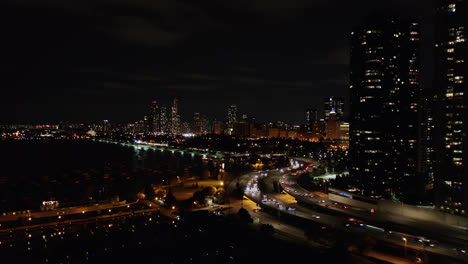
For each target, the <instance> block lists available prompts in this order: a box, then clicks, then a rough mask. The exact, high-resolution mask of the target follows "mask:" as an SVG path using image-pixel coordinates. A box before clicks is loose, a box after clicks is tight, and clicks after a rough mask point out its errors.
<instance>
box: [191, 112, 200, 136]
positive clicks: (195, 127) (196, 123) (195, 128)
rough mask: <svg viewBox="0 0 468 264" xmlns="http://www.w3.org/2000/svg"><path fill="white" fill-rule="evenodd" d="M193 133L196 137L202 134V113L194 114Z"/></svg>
mask: <svg viewBox="0 0 468 264" xmlns="http://www.w3.org/2000/svg"><path fill="white" fill-rule="evenodd" d="M192 133H193V134H196V135H200V134H202V129H201V117H200V113H193V122H192Z"/></svg>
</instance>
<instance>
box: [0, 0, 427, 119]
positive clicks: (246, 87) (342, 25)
mask: <svg viewBox="0 0 468 264" xmlns="http://www.w3.org/2000/svg"><path fill="white" fill-rule="evenodd" d="M125 2H126V1H121V2H120V3H118V4H115V3H114V5H113V6H108V4H107V3H106V2H103V3H100V4H96V5H85V4H79V3H76V4H71V3H62V4H59V3H58V2H55V1H49V2H47V3H43V4H39V3H36V4H28V3H27V2H22V3H16V4H13V3H10V4H8V5H7V8H4V9H3V10H2V11H4V13H5V14H4V16H3V18H4V19H6V20H7V21H9V23H8V24H9V25H10V26H9V27H8V30H7V31H6V33H5V34H6V35H5V39H6V40H7V42H6V44H7V47H8V48H9V49H8V50H9V52H8V54H6V55H7V56H5V59H4V60H3V61H2V67H3V69H4V71H3V72H4V73H6V74H5V78H4V82H5V87H7V89H6V92H5V93H6V94H5V96H3V97H2V99H3V100H2V104H1V106H0V107H1V108H0V110H1V111H0V120H1V121H2V122H6V123H8V122H16V121H26V122H27V121H53V120H56V121H57V120H66V119H70V120H75V121H79V120H84V119H85V118H88V119H91V120H104V119H108V120H122V121H130V120H134V119H135V118H137V117H138V116H139V113H140V112H142V111H145V106H144V104H145V102H147V101H148V100H151V99H149V98H159V97H167V96H169V95H171V94H176V95H177V96H178V97H179V98H181V100H182V101H185V102H186V104H185V109H181V110H183V111H184V112H185V113H193V112H203V113H210V112H213V115H214V116H216V117H219V116H223V113H224V108H225V106H226V105H230V104H237V105H238V107H239V108H241V109H245V112H252V113H256V118H257V119H258V120H262V121H268V120H276V119H279V120H287V119H291V121H293V122H297V121H301V120H302V119H303V111H304V109H306V108H308V107H311V106H312V107H313V106H315V105H317V106H319V107H321V100H322V99H323V98H324V97H326V96H331V95H334V96H343V97H347V93H348V73H347V72H348V67H349V55H348V51H349V45H348V43H349V41H348V40H349V31H350V29H351V27H352V26H353V25H356V24H357V23H359V21H360V20H361V19H362V17H364V16H366V15H368V14H370V13H373V12H375V11H378V10H380V9H383V8H385V9H386V10H393V11H395V12H396V13H399V14H401V15H402V16H416V17H421V18H422V27H423V31H424V32H426V33H424V32H423V36H425V37H426V40H427V41H426V42H428V43H429V42H430V39H431V33H429V34H428V33H427V32H430V31H431V29H432V24H431V23H432V22H431V19H430V17H431V16H430V15H431V13H432V11H431V10H432V9H431V6H430V5H427V4H426V3H425V2H424V1H413V2H407V1H397V2H395V1H392V3H385V4H383V3H379V4H376V3H374V2H373V1H358V2H353V3H352V4H351V3H348V2H340V1H326V2H325V1H319V2H314V3H309V2H308V1H301V0H295V1H291V2H290V3H288V4H286V6H285V7H286V8H282V7H283V6H282V5H280V4H279V3H276V2H275V1H273V2H271V1H269V2H265V1H260V0H258V1H257V2H258V3H257V2H255V1H254V2H252V3H250V4H248V3H244V2H242V1H241V2H235V3H234V2H233V3H230V4H232V7H233V8H228V6H229V5H227V6H224V7H223V6H219V4H217V3H215V2H207V3H205V4H195V3H193V4H187V3H178V2H177V3H174V5H176V6H177V7H178V8H179V9H180V10H181V12H183V13H184V14H185V13H188V14H190V15H191V16H188V17H190V18H187V19H188V21H185V22H184V23H182V22H180V21H181V19H180V15H179V14H178V13H177V12H174V11H173V10H174V7H173V6H170V5H169V6H164V4H163V3H162V2H163V1H152V2H149V1H139V2H138V3H136V2H135V3H133V2H132V3H129V4H127V3H125ZM423 3H424V5H423ZM125 7H130V8H128V9H124V8H125ZM212 7H215V9H216V8H218V9H219V11H217V12H214V11H213V10H212V9H211V8H212ZM420 7H423V8H420ZM41 10H42V11H44V12H38V11H41ZM122 10H125V11H122ZM145 10H147V11H145ZM323 10H329V11H330V12H322V11H323ZM163 11H164V12H163ZM166 11H167V12H166ZM351 11H352V12H351ZM122 12H123V13H122ZM415 12H417V13H415ZM161 13H163V14H161ZM325 13H327V15H326V16H324V14H325ZM351 13H352V14H353V15H352V16H351V15H350V14H351ZM67 15H69V17H70V18H66V17H67ZM20 17H22V18H24V20H21V21H20V20H19V19H18V18H20ZM241 17H247V20H240V18H241ZM260 17H261V18H262V19H259V18H260ZM428 17H429V18H428ZM72 18H73V19H72ZM75 18H76V20H75ZM192 20H193V21H192ZM78 21H80V22H78ZM106 21H109V22H106ZM190 24H195V25H194V26H193V27H190V26H188V25H190ZM278 25H281V26H280V27H278ZM325 25H326V26H325ZM19 32H21V34H19ZM278 34H281V35H282V37H281V40H280V41H278V38H277V36H278ZM32 42H34V43H35V45H27V44H26V43H32ZM427 46H430V45H427ZM423 53H425V54H430V53H431V48H429V49H425V50H424V51H423ZM424 58H427V59H426V60H427V61H431V59H430V58H428V56H424ZM430 64H431V63H429V64H428V63H425V64H424V65H425V67H428V68H430ZM426 65H428V66H426ZM423 72H426V73H423V74H426V75H429V73H427V72H430V71H423ZM424 79H426V84H430V81H427V78H424ZM6 98H8V99H6ZM278 106H280V107H278ZM188 115H190V114H188ZM182 118H183V119H187V116H182Z"/></svg>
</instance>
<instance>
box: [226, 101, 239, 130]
mask: <svg viewBox="0 0 468 264" xmlns="http://www.w3.org/2000/svg"><path fill="white" fill-rule="evenodd" d="M235 123H237V106H236V105H230V106H229V107H228V109H227V123H226V125H227V130H228V133H229V134H231V133H232V131H233V130H234V124H235Z"/></svg>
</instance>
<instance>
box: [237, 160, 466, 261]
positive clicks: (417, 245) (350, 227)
mask: <svg viewBox="0 0 468 264" xmlns="http://www.w3.org/2000/svg"><path fill="white" fill-rule="evenodd" d="M303 166H307V165H306V164H305V163H303V162H299V163H296V164H295V167H293V168H285V169H282V170H273V171H261V172H255V173H250V174H247V175H244V176H242V177H241V178H239V185H240V186H241V187H242V188H243V189H244V194H245V195H246V196H247V197H248V198H249V199H251V200H253V201H254V202H256V203H258V204H259V205H260V206H261V207H264V208H268V209H274V210H277V211H278V212H280V214H289V215H292V216H296V217H300V218H302V219H307V220H309V221H313V222H316V223H319V224H322V225H325V226H330V227H333V228H336V229H338V230H342V231H345V232H351V233H356V234H363V235H365V234H366V235H371V236H373V237H375V238H377V239H379V240H381V241H385V242H388V243H392V244H396V245H399V246H402V247H406V248H411V249H413V250H420V251H426V252H431V253H435V254H440V255H446V256H450V257H453V258H456V259H459V260H463V261H468V254H467V253H466V246H465V244H464V243H463V240H461V239H458V238H457V234H453V235H454V238H453V239H443V240H442V239H440V237H439V236H437V237H436V239H433V238H432V237H429V236H427V235H426V234H427V233H419V230H416V232H414V233H410V232H401V231H400V230H388V229H387V230H385V229H384V228H382V226H379V225H378V223H379V219H380V218H379V216H378V215H374V214H372V213H370V212H369V211H368V210H364V209H361V208H350V207H349V206H346V205H342V204H338V203H336V202H333V201H331V200H329V199H326V198H323V197H321V196H318V195H314V194H312V193H310V192H309V191H307V190H305V189H304V188H302V187H301V186H299V185H298V184H297V180H296V177H297V176H294V175H297V174H295V173H291V171H290V170H292V171H294V170H297V169H301V168H303ZM260 180H262V181H263V182H272V181H276V180H278V181H279V183H280V184H281V186H282V187H283V189H284V190H286V191H287V192H288V193H289V194H290V195H292V196H293V197H294V198H296V199H297V200H301V201H302V202H305V203H310V204H313V205H314V206H319V207H320V208H321V210H319V211H320V212H318V210H317V211H316V210H313V209H310V208H308V207H304V206H300V205H297V204H294V203H291V199H286V196H288V195H272V194H268V193H265V192H264V190H260V187H259V185H260V183H259V181H260ZM267 189H268V187H267ZM267 191H268V190H267ZM282 196H283V197H285V198H281V197H282ZM275 197H276V198H275ZM289 198H291V197H289ZM337 213H338V215H337ZM340 215H341V216H340ZM374 216H377V217H375V219H374ZM349 218H359V219H362V220H357V219H349ZM369 219H371V220H372V221H368V220H369ZM384 222H387V220H385V221H384ZM409 223H412V222H411V221H409ZM400 224H401V223H400ZM409 227H410V228H411V226H409ZM431 234H432V233H431ZM449 235H450V234H449ZM446 236H447V235H446ZM453 241H456V242H459V243H454V242H453Z"/></svg>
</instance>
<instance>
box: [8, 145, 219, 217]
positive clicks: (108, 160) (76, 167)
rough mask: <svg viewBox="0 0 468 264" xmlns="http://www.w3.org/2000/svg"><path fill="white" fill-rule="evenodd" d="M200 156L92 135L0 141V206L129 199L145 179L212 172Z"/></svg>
mask: <svg viewBox="0 0 468 264" xmlns="http://www.w3.org/2000/svg"><path fill="white" fill-rule="evenodd" d="M214 171H215V169H214V168H210V166H207V164H206V162H205V164H203V162H202V159H201V157H199V156H192V155H190V154H185V155H184V154H180V153H177V152H176V153H172V152H170V151H160V150H154V149H147V150H145V149H142V148H140V149H139V148H136V147H131V146H123V145H120V144H108V143H100V142H93V141H3V142H0V211H12V210H24V209H38V208H39V206H40V204H41V203H42V201H45V200H51V199H54V200H59V201H60V202H61V203H62V204H67V203H68V204H73V203H83V202H90V201H96V200H105V199H110V198H112V197H115V196H119V198H120V200H124V199H125V200H134V199H135V198H136V193H137V192H138V191H140V190H142V189H143V188H145V187H148V186H149V184H150V183H158V182H161V181H162V180H163V179H165V180H169V179H171V178H173V177H176V176H180V177H193V176H197V177H202V178H204V177H208V176H210V175H211V176H213V175H214V174H213V172H214Z"/></svg>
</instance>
